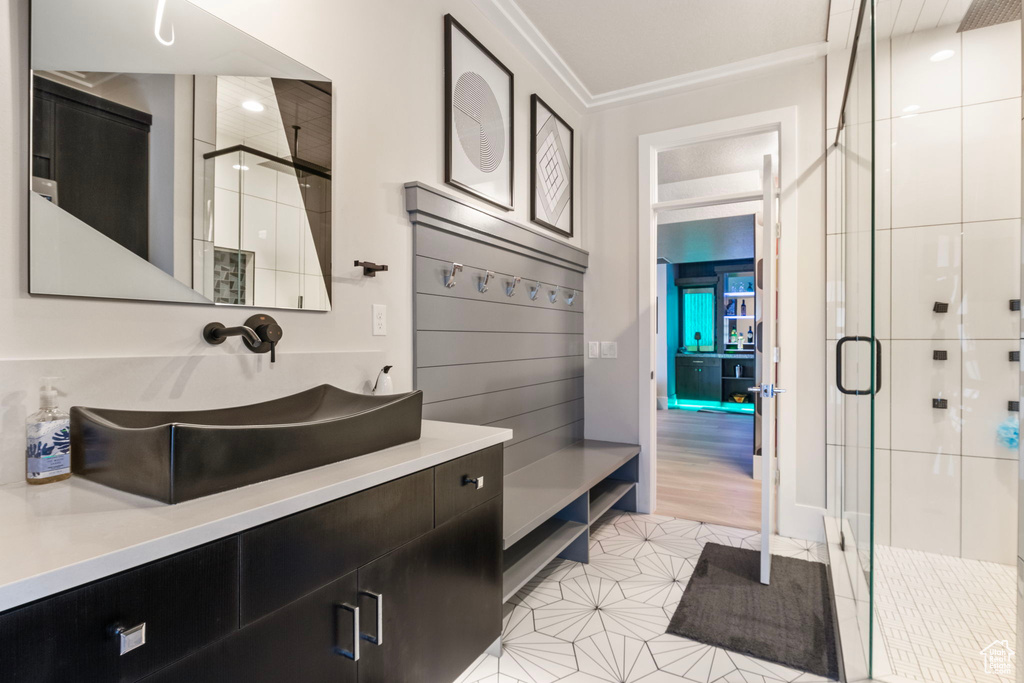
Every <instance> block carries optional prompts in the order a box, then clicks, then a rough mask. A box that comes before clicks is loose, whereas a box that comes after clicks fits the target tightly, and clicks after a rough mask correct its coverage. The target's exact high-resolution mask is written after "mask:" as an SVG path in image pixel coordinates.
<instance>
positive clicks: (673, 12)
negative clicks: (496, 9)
mask: <svg viewBox="0 0 1024 683" xmlns="http://www.w3.org/2000/svg"><path fill="white" fill-rule="evenodd" d="M507 1H508V2H512V1H513V0H507ZM514 4H516V5H517V6H518V8H519V10H521V12H522V13H523V14H524V15H525V16H526V18H527V19H528V20H529V21H530V22H531V23H532V24H533V25H534V27H535V28H536V29H537V31H539V33H540V34H541V35H542V36H543V38H544V39H545V40H546V41H547V42H548V43H549V44H550V46H551V48H552V49H553V50H554V51H555V52H556V53H557V54H558V56H559V57H561V59H562V60H563V61H564V62H565V63H566V65H567V66H568V67H569V68H570V69H571V70H572V71H573V72H574V73H575V75H576V77H577V78H578V79H579V80H580V81H581V82H582V84H583V85H584V86H585V87H586V89H587V90H588V91H589V93H590V94H591V95H600V94H605V93H609V92H613V91H616V90H622V89H624V88H630V87H634V86H638V85H642V84H647V83H651V82H652V81H660V80H663V79H667V78H673V77H678V76H680V75H684V74H690V73H693V72H697V71H703V70H706V69H711V68H714V67H720V66H723V65H726V64H733V63H735V62H741V61H744V60H749V59H754V58H758V57H763V56H765V55H769V54H772V53H776V52H781V51H783V50H789V49H792V48H798V47H801V46H806V45H810V44H815V43H821V42H822V41H824V40H825V34H826V29H827V24H828V13H829V0H630V1H629V2H625V1H623V0H558V1H557V2H552V0H514Z"/></svg>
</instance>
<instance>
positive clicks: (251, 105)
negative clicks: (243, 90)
mask: <svg viewBox="0 0 1024 683" xmlns="http://www.w3.org/2000/svg"><path fill="white" fill-rule="evenodd" d="M242 108H243V109H247V110H249V111H263V109H264V106H263V105H262V104H260V103H259V102H257V101H256V100H246V101H245V102H242Z"/></svg>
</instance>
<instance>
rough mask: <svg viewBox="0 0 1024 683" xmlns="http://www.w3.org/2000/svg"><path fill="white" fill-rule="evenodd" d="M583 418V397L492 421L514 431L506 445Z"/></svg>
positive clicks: (494, 424) (545, 432)
mask: <svg viewBox="0 0 1024 683" xmlns="http://www.w3.org/2000/svg"><path fill="white" fill-rule="evenodd" d="M582 419H583V399H577V400H575V401H569V402H568V403H559V404H558V405H556V406H549V407H547V408H541V409H540V410H535V411H533V412H532V413H526V414H524V415H516V416H515V417H510V418H507V419H505V420H498V421H497V422H492V423H491V426H492V427H504V428H505V429H511V430H512V431H513V436H512V440H511V441H508V442H506V444H505V445H506V446H514V445H516V444H517V443H520V442H522V441H526V440H527V439H532V438H533V437H535V436H540V435H541V434H547V433H548V432H550V431H551V430H553V429H558V428H559V427H564V426H565V425H569V424H572V423H573V422H579V421H580V420H582Z"/></svg>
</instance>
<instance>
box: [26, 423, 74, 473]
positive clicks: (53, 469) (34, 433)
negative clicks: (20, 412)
mask: <svg viewBox="0 0 1024 683" xmlns="http://www.w3.org/2000/svg"><path fill="white" fill-rule="evenodd" d="M25 456H26V458H27V461H28V466H27V475H28V478H29V479H45V478H48V477H55V476H58V475H61V474H67V473H68V472H70V471H71V424H70V422H69V421H68V420H52V421H50V422H35V423H33V424H30V425H28V448H27V450H26V453H25Z"/></svg>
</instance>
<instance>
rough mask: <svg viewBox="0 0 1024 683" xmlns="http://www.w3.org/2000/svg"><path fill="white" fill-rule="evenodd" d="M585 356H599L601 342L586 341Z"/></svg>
mask: <svg viewBox="0 0 1024 683" xmlns="http://www.w3.org/2000/svg"><path fill="white" fill-rule="evenodd" d="M587 356H588V357H590V358H600V357H601V342H587Z"/></svg>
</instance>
